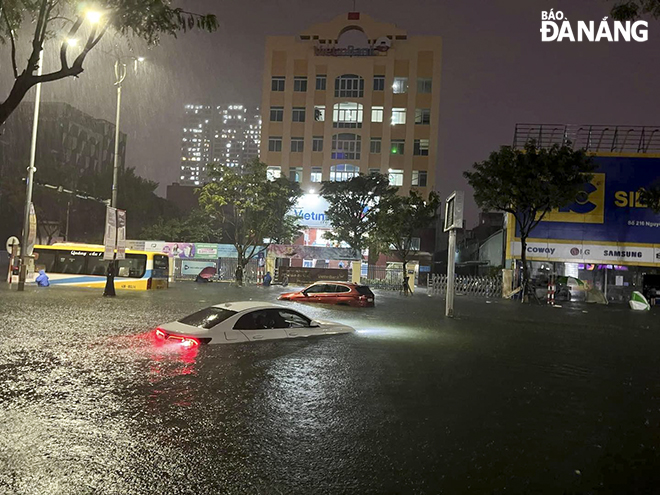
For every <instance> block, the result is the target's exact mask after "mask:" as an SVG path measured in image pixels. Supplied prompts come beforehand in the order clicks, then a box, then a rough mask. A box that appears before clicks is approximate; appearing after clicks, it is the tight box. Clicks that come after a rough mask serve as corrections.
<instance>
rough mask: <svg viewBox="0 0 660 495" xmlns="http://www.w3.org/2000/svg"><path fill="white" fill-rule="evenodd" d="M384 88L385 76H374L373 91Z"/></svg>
mask: <svg viewBox="0 0 660 495" xmlns="http://www.w3.org/2000/svg"><path fill="white" fill-rule="evenodd" d="M384 90H385V76H374V91H384Z"/></svg>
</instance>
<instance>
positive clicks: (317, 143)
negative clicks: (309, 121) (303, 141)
mask: <svg viewBox="0 0 660 495" xmlns="http://www.w3.org/2000/svg"><path fill="white" fill-rule="evenodd" d="M312 151H323V136H314V137H313V138H312Z"/></svg>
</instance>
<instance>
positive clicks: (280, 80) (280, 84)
mask: <svg viewBox="0 0 660 495" xmlns="http://www.w3.org/2000/svg"><path fill="white" fill-rule="evenodd" d="M284 81H285V79H284V77H279V76H273V78H272V79H271V83H270V84H271V86H270V89H271V91H284Z"/></svg>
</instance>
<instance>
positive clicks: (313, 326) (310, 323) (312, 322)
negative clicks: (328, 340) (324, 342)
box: [309, 320, 321, 328]
mask: <svg viewBox="0 0 660 495" xmlns="http://www.w3.org/2000/svg"><path fill="white" fill-rule="evenodd" d="M309 326H310V327H311V328H318V327H320V326H321V324H320V323H319V322H318V321H316V320H312V321H310V322H309Z"/></svg>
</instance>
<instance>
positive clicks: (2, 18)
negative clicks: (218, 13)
mask: <svg viewBox="0 0 660 495" xmlns="http://www.w3.org/2000/svg"><path fill="white" fill-rule="evenodd" d="M97 5H98V6H99V10H98V11H91V10H88V11H85V10H84V9H81V7H80V2H78V1H77V0H3V1H2V2H0V42H2V43H3V44H5V43H7V42H9V45H10V53H11V63H12V69H13V75H14V84H13V86H12V88H11V90H10V92H9V95H8V96H7V97H6V98H5V99H4V100H3V101H2V103H0V125H1V124H3V123H4V122H5V121H6V120H7V117H9V115H11V113H12V112H13V111H14V110H15V109H16V107H17V106H18V104H19V103H20V102H21V101H22V100H23V98H24V97H25V95H26V93H27V92H28V91H29V89H30V88H31V87H32V86H34V85H36V84H37V83H47V82H51V81H57V80H59V79H64V78H66V77H77V76H79V75H80V74H81V73H82V72H83V70H84V69H83V63H84V62H85V59H86V58H87V55H88V54H89V52H90V51H91V50H92V49H93V48H94V47H95V46H96V45H97V44H98V43H99V41H101V39H102V38H103V36H104V35H105V34H106V32H107V31H108V30H109V29H112V30H113V31H114V32H116V33H117V34H119V35H120V36H125V37H129V36H133V37H137V38H140V39H142V40H144V41H146V42H147V43H149V44H156V43H158V41H159V40H160V37H161V35H163V34H167V35H171V36H176V35H177V34H178V33H179V32H185V31H187V30H191V29H201V30H206V31H209V32H212V31H214V30H215V29H217V27H218V22H217V20H216V17H215V16H214V15H212V14H204V15H201V14H196V13H193V12H188V11H185V10H183V9H181V8H178V7H172V6H170V2H169V1H168V0H132V1H127V0H100V1H99V2H98V3H97ZM23 23H30V24H32V26H33V27H34V31H33V32H32V33H31V35H29V36H27V35H28V29H30V28H29V27H25V28H23V29H22V24H23ZM21 35H26V36H25V42H26V43H25V46H26V48H27V51H28V52H29V56H28V59H27V61H25V62H24V63H20V64H19V61H18V57H17V53H18V52H20V51H21V50H20V48H21V46H20V44H19V43H20V42H21V41H23V40H22V39H21ZM77 36H82V37H84V38H85V41H84V43H81V45H80V47H79V48H77V49H76V48H74V47H72V46H70V43H69V40H73V39H76V37H77ZM48 39H53V40H56V41H57V43H58V44H59V60H60V68H59V69H58V70H56V71H53V72H48V73H46V74H42V75H37V68H38V65H39V54H40V52H41V50H43V49H44V48H45V45H44V42H45V41H46V40H48ZM72 52H73V54H72ZM74 55H75V57H74ZM19 65H20V66H19Z"/></svg>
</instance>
